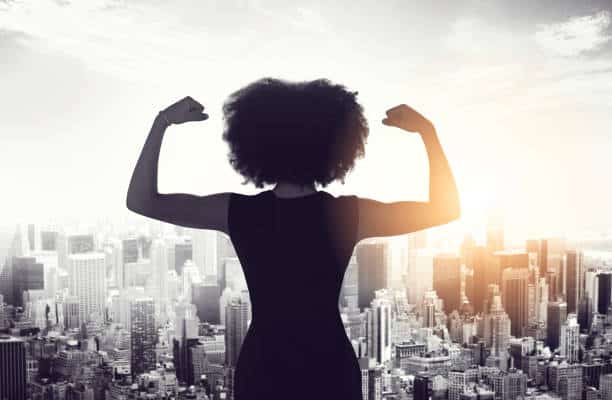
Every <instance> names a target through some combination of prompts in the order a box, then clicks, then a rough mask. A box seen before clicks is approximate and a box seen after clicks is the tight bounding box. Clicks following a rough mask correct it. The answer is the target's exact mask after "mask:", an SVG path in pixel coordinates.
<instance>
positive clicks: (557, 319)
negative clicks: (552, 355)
mask: <svg viewBox="0 0 612 400" xmlns="http://www.w3.org/2000/svg"><path fill="white" fill-rule="evenodd" d="M547 314H548V317H547V327H546V344H548V346H549V347H550V350H551V351H555V350H556V349H557V348H558V347H559V344H560V337H561V325H562V324H563V323H564V322H565V320H566V319H567V303H565V302H563V301H554V302H549V303H548V312H547Z"/></svg>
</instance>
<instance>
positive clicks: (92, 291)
mask: <svg viewBox="0 0 612 400" xmlns="http://www.w3.org/2000/svg"><path fill="white" fill-rule="evenodd" d="M68 276H69V283H68V291H69V292H70V294H71V295H73V296H76V297H77V298H78V300H79V321H80V322H81V323H84V322H87V321H89V320H91V319H92V318H94V315H96V317H95V318H94V319H100V320H101V319H102V317H103V316H104V311H105V307H106V259H105V254H104V253H97V252H91V253H78V254H70V255H69V256H68Z"/></svg>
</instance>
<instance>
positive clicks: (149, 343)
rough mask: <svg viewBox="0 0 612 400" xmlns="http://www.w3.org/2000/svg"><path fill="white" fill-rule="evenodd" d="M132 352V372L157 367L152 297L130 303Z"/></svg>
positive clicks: (141, 371)
mask: <svg viewBox="0 0 612 400" xmlns="http://www.w3.org/2000/svg"><path fill="white" fill-rule="evenodd" d="M130 331H131V339H130V343H131V346H130V350H131V351H130V353H131V356H132V362H131V364H132V374H140V373H143V372H147V371H150V370H152V369H155V344H156V342H157V334H156V330H155V302H154V301H153V299H152V298H148V297H142V298H139V299H133V300H132V301H131V303H130Z"/></svg>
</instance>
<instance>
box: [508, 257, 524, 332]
mask: <svg viewBox="0 0 612 400" xmlns="http://www.w3.org/2000/svg"><path fill="white" fill-rule="evenodd" d="M528 281H529V270H528V269H526V268H507V269H504V271H503V274H502V300H503V305H504V310H505V311H506V313H508V317H509V318H510V321H511V322H512V324H511V327H512V329H511V333H512V335H513V336H515V337H522V336H523V329H524V328H525V327H526V326H527V322H528V316H529V296H528V295H529V291H528Z"/></svg>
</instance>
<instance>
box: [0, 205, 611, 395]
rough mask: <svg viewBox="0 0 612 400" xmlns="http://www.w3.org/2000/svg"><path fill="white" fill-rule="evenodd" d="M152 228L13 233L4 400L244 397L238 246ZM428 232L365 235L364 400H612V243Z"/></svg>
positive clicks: (351, 294)
mask: <svg viewBox="0 0 612 400" xmlns="http://www.w3.org/2000/svg"><path fill="white" fill-rule="evenodd" d="M141 219H142V221H140V223H139V224H136V225H133V226H125V227H123V226H121V227H119V226H117V227H115V226H114V225H113V226H112V229H109V228H108V227H106V228H105V229H100V231H98V230H95V228H92V230H91V231H89V232H86V231H79V232H73V231H71V230H70V229H65V227H62V226H48V225H47V226H46V225H43V224H35V223H31V224H20V225H18V226H17V228H16V230H15V232H14V233H13V235H11V236H10V237H8V238H7V239H9V240H8V241H7V243H5V244H4V245H3V246H4V248H5V250H6V251H5V255H6V257H5V259H4V261H3V264H2V269H1V274H0V284H1V286H0V293H1V296H2V297H0V398H1V399H3V400H4V399H10V400H25V399H33V400H37V399H40V400H42V399H53V400H55V399H58V400H59V399H62V400H63V399H68V400H70V399H96V400H97V399H108V400H125V399H160V400H162V399H202V400H213V399H232V398H233V391H232V382H233V372H234V370H235V366H236V362H237V360H238V356H239V354H240V348H241V344H242V341H243V340H244V337H245V335H246V333H247V330H248V328H249V324H250V322H251V309H250V298H249V292H248V288H247V285H246V280H245V278H244V274H243V272H242V269H241V265H240V262H239V260H238V258H237V256H236V254H235V252H234V249H233V247H232V243H231V241H230V239H229V237H228V236H227V235H225V234H223V233H221V232H217V231H212V230H198V229H191V228H185V227H180V226H174V225H170V224H167V223H164V222H160V221H156V220H152V219H148V218H144V217H141ZM428 233H429V230H425V231H420V232H416V233H413V234H407V235H401V236H395V237H383V238H368V239H366V240H363V241H361V242H359V243H358V244H357V245H356V246H355V248H354V251H353V254H352V256H351V261H350V263H349V265H348V266H347V269H346V272H345V275H344V280H343V284H342V290H341V293H340V296H339V302H338V312H339V313H340V315H341V316H342V321H343V324H344V327H345V330H346V335H347V337H348V338H349V339H350V342H351V343H352V346H353V350H354V352H355V356H356V357H357V359H358V361H359V366H360V369H361V378H362V394H363V398H364V399H369V400H374V399H376V400H378V399H430V398H431V399H452V400H459V399H502V400H509V399H611V398H612V302H611V296H612V257H610V256H611V253H610V252H606V251H600V250H601V248H602V246H603V247H605V246H609V245H610V241H609V240H607V241H606V240H602V241H599V242H594V243H593V242H591V243H590V244H589V245H588V246H589V248H596V249H599V250H597V251H590V250H588V249H586V250H585V248H584V246H585V244H584V243H583V244H582V245H580V244H577V243H572V242H570V241H568V240H566V239H564V238H561V237H559V238H539V239H526V240H525V243H524V246H523V247H521V248H508V247H507V246H505V245H504V243H505V240H504V226H503V222H500V221H499V220H495V219H492V220H490V221H489V223H488V224H487V227H486V240H485V242H484V243H482V244H480V243H477V242H476V241H475V240H474V239H473V237H472V236H471V235H470V234H466V235H465V237H464V238H463V240H462V242H461V246H460V248H458V249H456V251H455V252H448V251H447V250H445V251H443V252H441V251H438V250H436V243H437V242H436V241H435V240H431V239H430V235H428ZM580 246H582V247H580ZM298 256H299V255H296V257H298ZM288 266H290V263H289V264H288ZM296 283H297V282H296ZM279 284H291V283H279ZM279 301H291V299H279ZM279 320H281V321H282V316H279ZM321 362H325V360H321ZM269 373H270V377H271V378H273V376H274V371H273V370H271V371H269ZM313 374H316V372H315V371H313ZM271 382H272V381H271ZM304 382H305V387H306V388H308V389H307V390H311V391H312V396H313V398H317V396H318V393H319V394H320V393H322V392H324V391H325V388H324V387H317V385H316V380H311V379H310V377H305V380H304ZM296 390H304V388H301V389H298V388H296ZM290 396H291V393H287V397H288V398H290Z"/></svg>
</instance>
